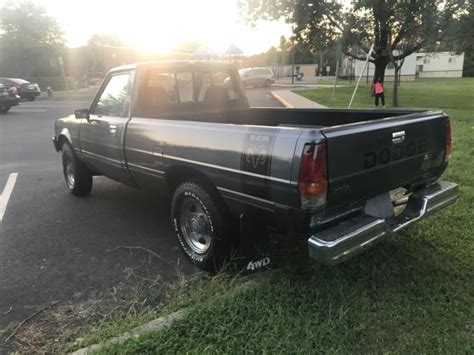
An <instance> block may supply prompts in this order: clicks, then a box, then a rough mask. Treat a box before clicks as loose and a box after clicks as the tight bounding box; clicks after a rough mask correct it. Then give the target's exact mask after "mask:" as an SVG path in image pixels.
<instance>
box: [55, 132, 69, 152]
mask: <svg viewBox="0 0 474 355" xmlns="http://www.w3.org/2000/svg"><path fill="white" fill-rule="evenodd" d="M64 143H69V144H70V145H71V147H72V138H71V133H70V132H69V130H68V129H67V128H63V129H62V130H61V132H60V133H59V134H58V148H59V150H61V147H62V146H63V144H64ZM59 150H58V151H59Z"/></svg>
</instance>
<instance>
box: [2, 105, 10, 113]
mask: <svg viewBox="0 0 474 355" xmlns="http://www.w3.org/2000/svg"><path fill="white" fill-rule="evenodd" d="M10 108H11V107H10V106H4V107H0V113H7V112H8V111H10Z"/></svg>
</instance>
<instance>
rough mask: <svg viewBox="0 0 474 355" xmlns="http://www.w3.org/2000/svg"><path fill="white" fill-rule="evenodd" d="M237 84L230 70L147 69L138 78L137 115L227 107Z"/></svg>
mask: <svg viewBox="0 0 474 355" xmlns="http://www.w3.org/2000/svg"><path fill="white" fill-rule="evenodd" d="M241 99H242V98H241V97H240V86H239V82H238V81H237V80H236V79H235V77H234V75H233V74H232V71H230V70H225V69H222V70H219V69H215V70H212V69H210V70H193V71H170V70H163V69H158V68H157V69H154V68H150V69H148V70H147V71H146V72H145V75H144V76H143V78H142V79H141V83H140V86H139V92H138V100H137V106H136V114H137V115H138V116H140V117H148V118H158V117H160V116H163V115H170V114H174V113H176V114H178V113H183V112H187V113H196V112H198V111H203V110H213V109H218V108H220V109H222V108H231V107H235V106H237V105H239V104H240V101H241Z"/></svg>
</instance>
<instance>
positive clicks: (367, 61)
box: [347, 43, 375, 108]
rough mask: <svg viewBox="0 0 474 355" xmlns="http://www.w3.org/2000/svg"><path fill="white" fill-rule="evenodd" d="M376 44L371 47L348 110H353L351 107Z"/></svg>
mask: <svg viewBox="0 0 474 355" xmlns="http://www.w3.org/2000/svg"><path fill="white" fill-rule="evenodd" d="M374 44H375V43H372V45H371V46H370V50H369V53H368V54H367V59H366V60H365V63H364V67H363V68H362V73H360V75H359V79H357V84H356V86H355V88H354V92H353V93H352V97H351V101H349V106H347V108H351V106H352V101H354V97H355V94H356V92H357V88H358V87H359V83H360V79H362V75H364V71H365V68H366V67H367V63H369V59H370V56H371V55H372V51H373V50H374Z"/></svg>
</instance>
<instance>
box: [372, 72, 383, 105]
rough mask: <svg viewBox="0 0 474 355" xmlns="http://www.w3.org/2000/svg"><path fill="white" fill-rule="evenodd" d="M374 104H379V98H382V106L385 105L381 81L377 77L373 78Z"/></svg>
mask: <svg viewBox="0 0 474 355" xmlns="http://www.w3.org/2000/svg"><path fill="white" fill-rule="evenodd" d="M374 96H375V106H378V105H379V98H380V99H381V100H382V107H385V95H384V89H383V83H382V82H381V81H380V80H379V79H378V78H377V79H375V80H374Z"/></svg>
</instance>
